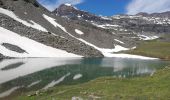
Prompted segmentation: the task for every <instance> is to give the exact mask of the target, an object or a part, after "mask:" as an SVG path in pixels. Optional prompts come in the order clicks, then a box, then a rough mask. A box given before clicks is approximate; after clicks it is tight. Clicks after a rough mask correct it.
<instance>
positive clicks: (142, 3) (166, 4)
mask: <svg viewBox="0 0 170 100" xmlns="http://www.w3.org/2000/svg"><path fill="white" fill-rule="evenodd" d="M126 10H127V14H137V13H139V12H147V13H155V12H165V11H170V0H132V1H131V2H130V3H129V5H128V6H127V8H126Z"/></svg>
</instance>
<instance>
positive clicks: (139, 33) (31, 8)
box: [0, 0, 170, 57]
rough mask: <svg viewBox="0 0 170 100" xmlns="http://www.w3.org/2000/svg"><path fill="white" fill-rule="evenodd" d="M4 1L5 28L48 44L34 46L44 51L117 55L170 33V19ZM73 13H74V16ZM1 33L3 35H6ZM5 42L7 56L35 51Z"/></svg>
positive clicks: (1, 24) (0, 23)
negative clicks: (113, 14)
mask: <svg viewBox="0 0 170 100" xmlns="http://www.w3.org/2000/svg"><path fill="white" fill-rule="evenodd" d="M0 1H2V5H0V7H1V8H0V18H1V20H0V27H1V29H3V28H4V29H6V30H8V31H10V32H14V33H16V34H17V37H18V35H19V36H23V37H25V38H27V39H29V40H31V41H32V40H33V41H34V42H36V44H37V43H38V44H41V45H44V46H43V47H44V48H41V49H42V50H40V48H39V47H38V46H37V48H32V49H37V50H40V51H44V54H48V51H47V52H46V51H45V49H47V48H53V50H54V49H55V50H63V51H64V52H65V53H66V54H68V55H69V54H70V53H71V54H75V55H79V56H83V57H104V56H105V57H114V56H115V54H114V52H118V51H121V50H130V49H133V48H135V47H136V46H137V45H138V44H139V43H140V42H141V41H144V40H152V39H156V38H158V37H159V36H161V35H163V34H169V33H170V28H169V27H170V26H169V23H170V21H169V19H167V20H166V21H164V20H165V19H157V18H150V17H143V16H136V15H134V16H130V15H119V16H113V17H103V16H97V15H94V14H91V13H89V12H85V11H81V10H78V9H77V8H75V7H73V6H71V5H61V6H60V7H59V8H58V9H56V10H55V11H54V12H50V11H48V10H47V9H45V8H44V7H42V6H41V5H40V4H39V3H36V0H13V1H12V0H0ZM37 5H38V6H37ZM70 14H71V15H74V16H71V17H70ZM80 16H81V17H80ZM162 20H163V21H162ZM2 31H4V30H2ZM80 33H81V34H80ZM0 35H1V37H0V38H2V36H3V34H2V33H1V34H0ZM11 38H12V37H11ZM7 40H8V39H7ZM7 40H5V41H7ZM5 41H1V45H0V50H1V49H2V50H3V49H4V50H5V51H0V53H2V54H1V55H3V56H7V54H6V55H5V53H6V52H7V51H8V52H10V53H11V54H13V55H15V56H14V57H18V56H17V55H21V57H22V55H27V56H26V57H29V55H33V54H34V53H35V52H32V51H30V50H28V48H23V47H21V46H22V45H20V44H18V43H17V42H16V41H14V42H16V43H15V44H13V43H12V42H9V43H8V44H10V46H8V48H6V47H5V46H4V45H2V44H3V43H4V42H5ZM8 41H10V39H9V40H8ZM24 41H25V40H23V41H22V42H24ZM14 46H16V47H14ZM9 47H10V48H9ZM46 47H47V48H46ZM16 48H21V49H23V50H25V51H26V52H27V54H23V53H19V52H16V51H19V50H14V51H15V52H14V51H11V50H13V49H16ZM26 49H27V50H26ZM50 50H51V49H50ZM55 50H54V51H55ZM31 52H32V53H31ZM65 53H64V54H65ZM16 54H17V55H16ZM8 56H10V55H8ZM36 56H38V55H36ZM36 56H35V57H36ZM46 56H47V57H48V56H51V55H46ZM12 57H13V56H12ZM24 57H25V56H24ZM56 57H57V55H56ZM58 57H59V56H58ZM60 57H61V56H60Z"/></svg>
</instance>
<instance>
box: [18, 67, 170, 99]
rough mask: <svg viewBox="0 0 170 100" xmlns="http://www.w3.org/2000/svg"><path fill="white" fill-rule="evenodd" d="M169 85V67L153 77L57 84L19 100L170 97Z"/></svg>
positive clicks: (102, 79)
mask: <svg viewBox="0 0 170 100" xmlns="http://www.w3.org/2000/svg"><path fill="white" fill-rule="evenodd" d="M169 84H170V67H166V68H165V69H162V70H160V71H158V72H156V73H155V74H154V75H153V76H151V77H149V76H148V77H139V78H130V79H121V78H111V77H110V78H109V77H108V78H106V77H105V78H99V79H96V80H93V81H90V82H88V83H85V84H79V85H71V86H67V85H65V86H60V87H54V88H52V89H49V90H48V91H45V92H43V91H42V92H40V94H39V95H37V96H32V97H28V96H26V95H23V96H20V97H19V98H18V100H52V98H55V99H54V100H71V98H72V97H73V96H76V97H81V98H83V99H90V98H93V99H94V98H100V99H101V100H115V99H116V100H119V99H121V100H148V99H149V100H168V99H170V95H169V94H170V85H169Z"/></svg>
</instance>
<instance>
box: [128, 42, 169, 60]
mask: <svg viewBox="0 0 170 100" xmlns="http://www.w3.org/2000/svg"><path fill="white" fill-rule="evenodd" d="M126 53H130V54H136V55H143V56H149V57H156V58H161V59H166V60H170V42H160V41H159V40H154V41H145V42H143V43H141V44H140V45H139V46H138V47H137V48H136V49H134V50H130V51H126Z"/></svg>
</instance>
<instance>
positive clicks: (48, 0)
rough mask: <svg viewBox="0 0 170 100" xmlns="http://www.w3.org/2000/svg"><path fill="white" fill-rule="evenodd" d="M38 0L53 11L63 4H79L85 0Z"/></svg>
mask: <svg viewBox="0 0 170 100" xmlns="http://www.w3.org/2000/svg"><path fill="white" fill-rule="evenodd" d="M38 1H39V3H41V4H42V5H43V6H44V7H46V8H47V9H48V10H50V11H53V10H54V9H56V8H57V7H58V6H59V5H61V4H65V3H69V4H72V5H77V4H80V3H83V1H84V0H38Z"/></svg>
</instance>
